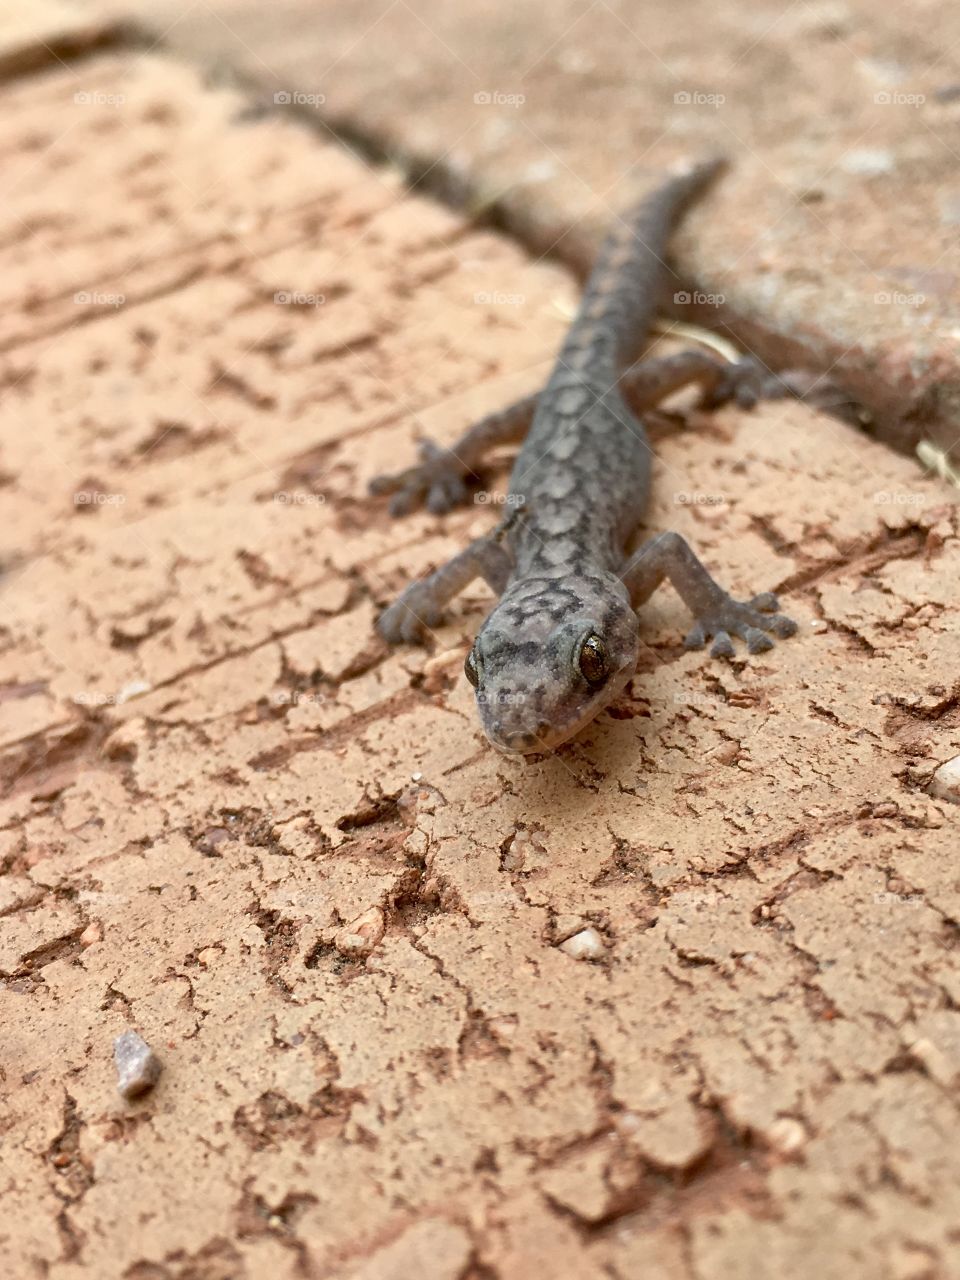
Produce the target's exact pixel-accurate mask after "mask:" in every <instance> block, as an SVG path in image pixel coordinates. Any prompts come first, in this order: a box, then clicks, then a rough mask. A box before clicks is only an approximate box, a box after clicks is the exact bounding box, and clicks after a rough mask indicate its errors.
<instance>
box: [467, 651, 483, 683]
mask: <svg viewBox="0 0 960 1280" xmlns="http://www.w3.org/2000/svg"><path fill="white" fill-rule="evenodd" d="M463 674H464V675H465V676H466V677H467V679H468V680H469V681H470V683H471V684H472V685H473V687H474V688H475V689H478V688H479V687H480V671H479V669H478V667H477V660H476V658H475V657H474V656H473V650H472V649H471V650H470V652H469V653H468V654H467V656H466V658H464V660H463Z"/></svg>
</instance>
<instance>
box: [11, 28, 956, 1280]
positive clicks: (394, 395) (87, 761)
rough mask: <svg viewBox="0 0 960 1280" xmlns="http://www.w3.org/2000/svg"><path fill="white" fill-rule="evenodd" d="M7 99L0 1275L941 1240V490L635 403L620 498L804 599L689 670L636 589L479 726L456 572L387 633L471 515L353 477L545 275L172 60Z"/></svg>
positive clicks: (752, 1254)
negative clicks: (138, 1052)
mask: <svg viewBox="0 0 960 1280" xmlns="http://www.w3.org/2000/svg"><path fill="white" fill-rule="evenodd" d="M81 81H82V83H81ZM78 85H79V86H80V87H81V88H82V90H83V92H85V93H87V94H88V95H90V98H89V101H88V102H87V103H85V104H84V106H83V109H80V108H79V107H78V106H77V104H76V103H75V97H74V95H75V94H76V93H77V92H78ZM0 93H2V98H3V111H2V113H0V121H2V124H0V151H2V154H3V156H4V159H5V167H6V168H7V169H8V170H9V171H10V172H11V173H12V174H13V175H14V178H15V180H14V181H13V184H12V188H11V192H10V194H9V197H8V200H7V202H6V203H5V205H4V207H3V208H2V209H0V259H2V262H3V266H4V270H3V273H2V276H0V279H2V284H0V288H2V289H3V290H4V293H5V296H4V299H3V306H2V307H0V317H2V318H0V351H2V354H0V379H2V386H3V398H2V404H0V412H2V414H3V418H4V430H3V432H2V453H0V472H2V479H3V495H4V502H5V510H6V512H7V513H8V515H7V518H6V519H5V520H4V522H3V525H2V528H0V561H2V566H3V571H4V581H3V586H4V609H3V614H2V619H0V623H2V626H0V642H2V643H0V753H2V760H3V766H2V777H3V782H4V789H3V799H2V802H0V869H2V874H0V1020H2V1025H3V1028H4V1033H3V1049H2V1056H0V1197H2V1200H0V1203H2V1206H3V1217H2V1222H0V1253H2V1255H3V1257H4V1259H5V1264H4V1270H5V1274H7V1275H10V1276H14V1277H17V1278H18V1280H19V1278H21V1277H22V1278H23V1280H31V1278H34V1277H36V1278H37V1280H40V1278H43V1280H87V1278H91V1280H92V1278H94V1277H95V1278H96V1280H113V1278H114V1277H116V1278H117V1280H232V1278H233V1277H237V1278H240V1280H256V1278H258V1277H262V1276H271V1277H275V1278H276V1280H287V1278H289V1280H301V1278H305V1280H322V1278H327V1277H336V1278H340V1277H343V1280H400V1278H401V1277H402V1278H403V1280H406V1278H407V1277H411V1276H416V1277H420V1278H421V1280H521V1278H526V1277H529V1276H548V1275H549V1276H560V1277H576V1278H577V1280H635V1278H636V1277H640V1276H643V1277H644V1280H717V1278H718V1277H719V1278H721V1280H726V1278H738V1277H748V1276H756V1275H761V1274H775V1275H777V1276H780V1277H798V1278H799V1277H808V1276H810V1275H816V1276H818V1277H819V1278H820V1280H833V1278H834V1277H836V1278H838V1280H840V1278H842V1280H849V1277H851V1276H870V1277H874V1278H876V1280H940V1278H941V1277H950V1276H955V1275H957V1274H960V1240H958V1235H957V1223H958V1222H960V1152H958V1147H957V1143H956V1125H957V1085H958V1082H960V1014H958V1012H957V1009H958V1002H960V967H958V963H957V943H958V923H957V922H958V919H960V874H958V871H957V859H956V854H957V836H956V830H957V828H956V817H957V812H958V811H957V808H956V805H955V804H952V803H951V802H950V800H949V798H936V799H935V798H932V797H931V795H930V793H929V792H928V791H927V786H928V784H929V781H930V778H931V777H932V775H933V773H934V772H935V770H936V769H937V768H938V766H940V765H942V764H943V763H944V762H945V761H948V760H950V759H953V758H954V757H956V756H958V755H960V685H958V683H957V672H958V670H960V638H958V627H957V614H956V583H957V581H958V578H960V537H958V532H960V530H958V516H957V509H956V506H955V495H954V494H953V493H952V491H951V490H949V489H948V488H946V487H945V486H944V485H943V484H941V483H940V482H939V481H937V480H934V479H931V478H925V477H924V476H923V475H922V474H921V473H920V472H919V470H918V468H917V466H916V465H915V464H914V463H913V462H912V461H911V460H909V459H907V458H902V457H897V456H894V455H892V454H891V453H889V452H887V451H886V450H884V449H883V448H882V447H880V446H879V445H876V444H874V443H871V442H870V441H868V440H866V439H864V438H863V437H861V436H859V435H858V434H857V433H856V432H855V431H853V430H852V429H848V428H846V427H844V426H842V425H840V424H838V423H837V422H835V421H832V420H830V419H827V418H825V417H822V416H819V415H817V414H814V413H813V412H811V411H809V410H807V409H806V408H805V407H804V406H802V405H799V404H792V403H776V404H772V405H765V406H763V407H762V408H761V409H759V410H758V411H756V412H754V413H753V414H744V413H742V412H741V411H739V410H735V409H724V410H723V411H721V412H719V413H717V414H716V415H714V416H712V417H707V416H704V415H700V414H696V413H694V414H691V415H690V416H689V417H688V418H687V420H686V421H685V422H681V421H680V420H679V419H678V418H676V417H673V418H668V417H664V418H661V419H660V420H659V422H658V423H657V424H654V425H655V432H656V440H657V447H658V450H659V458H658V463H657V472H656V477H655V493H656V498H655V505H654V510H653V512H652V515H651V519H650V526H651V528H656V529H660V528H676V529H679V530H680V531H681V532H682V533H684V534H685V536H687V537H688V538H689V539H690V541H691V542H692V543H693V544H694V545H695V546H696V547H697V548H698V550H700V551H701V553H702V554H703V555H704V556H705V558H706V560H707V562H708V564H710V565H711V567H712V568H713V569H715V571H716V572H717V574H718V576H720V577H721V578H722V580H723V581H724V582H725V583H727V584H729V585H730V586H731V588H733V589H734V590H735V591H737V590H743V589H745V588H747V587H750V588H754V584H757V583H758V584H760V585H759V586H757V587H756V588H754V589H757V590H759V589H773V590H778V591H780V592H781V593H782V594H783V598H784V604H785V607H787V609H788V611H789V612H790V613H791V614H792V615H794V616H795V617H796V618H797V619H798V620H799V621H800V623H801V628H800V633H799V635H798V637H797V638H796V639H795V640H793V641H791V642H790V643H789V644H784V645H782V646H780V647H779V648H777V649H776V650H775V651H774V652H773V653H770V654H767V655H763V656H762V657H760V658H755V659H753V660H751V661H749V662H740V661H738V662H735V663H733V664H732V665H723V664H720V663H714V662H710V661H709V660H708V659H706V658H705V657H704V656H703V655H702V654H689V653H685V652H684V651H683V650H682V648H681V646H680V637H681V635H682V634H683V631H684V630H685V629H686V626H687V619H686V618H685V616H684V615H683V611H682V608H681V606H680V603H679V601H678V600H677V599H676V597H675V596H673V595H672V594H671V593H670V592H669V591H662V592H660V593H658V595H657V596H656V597H655V599H654V601H652V602H651V605H650V607H649V608H648V609H647V611H646V612H645V614H644V619H643V640H644V647H643V657H642V660H641V664H640V668H639V670H638V673H637V676H636V677H635V679H634V680H633V682H632V684H631V685H630V687H629V689H628V691H627V693H626V695H625V696H623V697H622V698H621V699H620V700H619V701H618V702H617V704H616V705H615V706H614V708H613V709H612V710H611V712H609V713H607V714H604V715H603V716H602V717H601V718H600V719H598V720H597V721H596V722H595V723H594V724H593V725H592V726H591V727H590V728H589V730H588V731H587V732H586V733H585V734H583V735H582V737H581V738H580V739H578V740H577V741H576V742H575V743H574V744H572V745H570V746H567V747H565V748H563V749H562V750H561V751H560V753H559V754H558V755H557V756H556V757H554V758H552V759H547V760H544V761H541V762H539V763H532V764H524V763H520V762H514V761H508V760H505V759H503V758H501V757H499V756H498V755H497V754H496V753H495V752H494V751H492V750H491V749H489V748H488V747H486V746H485V745H484V743H483V740H482V737H481V734H480V731H479V727H478V725H477V723H476V721H475V718H474V714H473V708H472V699H471V691H470V689H469V687H468V686H467V685H466V682H465V681H464V680H463V679H462V678H461V677H460V667H461V664H462V660H463V656H464V653H465V651H466V647H467V643H468V641H469V638H470V637H471V636H472V635H473V633H474V628H475V627H476V625H477V623H478V621H479V619H480V618H481V617H482V615H483V611H484V608H485V599H484V595H483V591H482V590H481V589H480V588H477V589H476V590H475V591H474V592H473V593H468V595H467V596H466V597H465V598H464V599H463V600H462V601H461V602H459V604H458V605H457V606H456V607H455V609H454V611H453V613H452V615H451V618H450V621H449V623H448V624H447V625H445V626H444V627H443V628H441V629H440V630H439V631H438V633H437V636H436V643H435V645H434V647H433V650H432V651H427V652H419V651H418V652H414V651H412V650H409V649H401V650H398V651H395V652H390V653H388V652H387V651H386V649H385V647H384V646H382V645H381V643H380V642H379V641H378V640H377V639H376V638H375V635H374V633H373V630H372V621H373V619H374V617H375V616H376V611H377V609H378V607H380V606H382V605H383V604H384V603H385V602H386V601H387V600H389V599H390V598H391V597H392V596H393V594H394V593H395V592H396V590H397V589H398V587H400V586H401V585H402V584H403V583H404V582H405V581H406V580H407V579H408V578H409V577H410V575H411V574H413V573H417V572H421V571H423V570H425V569H426V568H427V567H428V566H430V565H432V564H436V563H437V562H439V561H440V560H441V559H443V558H445V557H446V556H448V555H449V554H450V553H451V552H452V551H453V550H455V549H456V548H458V547H459V546H461V545H463V544H464V543H465V541H466V539H467V537H468V536H469V535H470V534H471V533H475V532H476V533H479V532H481V531H482V530H484V529H486V528H487V527H489V526H490V525H491V524H492V523H493V522H494V520H495V519H496V515H495V513H494V512H493V511H491V510H490V504H479V503H478V504H477V505H476V506H475V507H472V508H470V509H469V510H467V511H460V512H456V513H454V514H452V515H450V516H448V517H445V518H443V519H437V518H433V517H430V516H426V515H417V516H414V517H412V518H410V519H408V520H405V521H403V522H401V523H390V522H388V521H387V519H386V517H385V514H384V512H383V510H382V508H381V507H380V506H379V505H378V504H377V503H376V502H374V501H373V500H372V499H369V498H367V497H366V482H367V480H368V479H369V477H370V476H371V475H373V474H374V473H375V472H377V471H379V470H383V469H384V466H385V464H389V466H390V467H393V466H395V465H405V464H406V463H407V462H408V461H409V460H410V459H411V458H412V456H413V447H414V441H415V438H416V436H417V434H418V433H420V432H421V431H426V432H430V433H432V434H435V435H436V436H437V437H438V438H439V439H441V440H443V441H448V440H452V439H453V438H454V437H455V436H456V434H457V433H458V432H459V431H460V430H461V429H462V428H463V426H465V425H466V424H467V423H468V422H469V421H470V420H471V419H473V418H475V417H476V416H478V415H479V414H481V413H482V412H485V411H486V410H488V409H492V408H494V407H496V406H498V405H500V404H503V403H506V402H508V401H509V400H511V399H514V398H516V397H518V396H520V395H522V394H525V393H526V392H528V391H530V390H532V389H533V388H535V387H536V386H537V385H538V383H539V382H540V381H541V380H542V377H543V375H544V373H545V371H546V369H547V368H548V366H549V363H550V358H551V355H552V353H553V352H554V351H555V349H556V347H557V345H558V343H559V342H560V340H561V337H562V335H563V332H564V329H565V325H566V317H567V315H568V314H569V311H570V307H571V306H572V304H573V302H574V300H575V297H576V290H575V286H574V284H573V282H572V281H571V280H570V279H569V278H568V277H567V276H566V275H565V274H564V273H562V272H561V271H560V270H558V269H557V268H555V267H551V266H548V265H545V264H542V263H541V264H532V263H530V262H529V261H528V260H527V259H526V258H525V257H524V255H523V254H522V253H521V251H520V250H519V249H518V248H517V247H516V246H514V245H511V244H510V243H509V242H507V241H505V240H503V239H501V238H498V237H497V236H495V235H494V234H492V233H490V232H485V231H478V230H476V229H474V228H472V227H471V226H470V224H469V222H468V221H466V220H465V219H463V218H461V217H460V216H458V215H456V214H454V213H451V212H449V211H447V210H445V209H443V208H440V207H439V206H437V205H434V204H431V203H429V202H427V201H425V200H421V199H418V198H415V197H413V196H408V195H405V194H404V193H403V192H402V191H401V190H400V188H399V186H398V185H397V183H396V182H395V181H394V180H393V179H392V177H391V175H390V174H389V172H387V171H377V172H373V171H370V170H368V169H365V168H364V167H363V166H362V165H361V164H360V163H359V161H356V160H354V159H353V158H352V157H351V156H349V155H348V154H347V153H345V152H344V151H342V150H340V149H338V148H337V147H336V146H334V145H332V144H325V143H324V142H322V141H321V140H320V139H319V138H318V136H317V135H316V134H312V133H309V132H307V131H305V130H303V129H301V128H300V127H298V126H297V124H296V123H295V122H293V121H291V120H289V119H281V118H276V117H272V116H267V117H263V118H257V119H251V118H250V117H249V115H248V114H246V113H245V112H244V105H245V104H244V100H243V98H242V96H240V95H237V94H234V93H232V92H227V91H223V90H218V89H215V88H211V87H209V86H206V85H205V84H204V83H203V82H202V80H201V78H200V77H199V76H198V75H196V74H195V73H194V72H192V71H190V70H188V69H186V68H185V67H181V66H180V65H178V64H177V63H175V62H173V61H171V60H166V59H163V58H161V57H159V56H156V55H148V56H143V55H142V54H138V55H137V56H136V57H133V56H131V55H124V54H110V53H101V54H97V55H96V56H95V57H94V58H93V59H91V60H90V61H88V62H86V63H85V64H84V67H83V74H82V77H81V78H80V80H78V75H77V73H76V71H74V70H70V69H67V68H63V67H57V68H54V69H52V70H50V71H47V72H44V73H42V74H37V75H33V76H30V77H29V78H26V79H18V80H15V81H13V82H11V83H8V84H7V85H5V86H4V87H3V88H2V90H0ZM118 95H119V96H122V98H123V102H122V104H117V103H116V102H115V101H114V102H113V103H111V102H110V98H111V96H112V97H113V98H116V97H117V96H118ZM68 124H69V126H70V128H69V137H68V138H67V137H64V138H63V139H59V135H60V134H61V133H62V132H63V131H64V129H66V127H67V125H68ZM28 174H29V175H30V176H29V177H28ZM65 209H69V217H68V216H67V215H66V214H65V213H64V212H63V211H64V210H65ZM504 297H511V298H514V299H515V301H513V302H509V303H505V302H504V301H503V298H504ZM516 299H519V301H516ZM502 478H503V475H502V473H501V475H500V480H501V481H502ZM128 1027H132V1028H134V1029H135V1030H137V1031H138V1032H139V1033H140V1034H142V1035H143V1036H144V1038H145V1039H146V1040H147V1042H148V1043H149V1044H150V1045H151V1046H152V1047H153V1048H154V1049H155V1050H156V1051H157V1053H158V1054H159V1055H160V1057H161V1058H162V1060H163V1063H164V1072H163V1075H162V1077H161V1079H160V1081H159V1083H158V1085H157V1086H156V1088H155V1089H154V1090H153V1091H152V1092H151V1093H150V1094H148V1095H147V1096H146V1097H145V1098H143V1099H142V1100H140V1101H137V1102H134V1103H125V1102H124V1101H123V1100H121V1099H120V1098H119V1096H118V1095H117V1092H116V1088H115V1076H114V1071H113V1064H112V1045H113V1039H114V1037H115V1036H116V1035H118V1034H119V1033H121V1032H122V1031H123V1030H125V1029H126V1028H128Z"/></svg>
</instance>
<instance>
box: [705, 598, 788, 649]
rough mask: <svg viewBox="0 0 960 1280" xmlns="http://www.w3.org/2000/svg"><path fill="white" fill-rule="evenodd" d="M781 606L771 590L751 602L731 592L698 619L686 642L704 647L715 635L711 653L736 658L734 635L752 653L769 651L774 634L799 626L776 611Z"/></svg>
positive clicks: (779, 634)
mask: <svg viewBox="0 0 960 1280" xmlns="http://www.w3.org/2000/svg"><path fill="white" fill-rule="evenodd" d="M777 607H778V602H777V597H776V596H775V595H773V594H772V592H769V591H767V592H764V593H762V594H761V595H759V596H754V597H753V599H752V600H750V601H748V602H747V603H744V602H743V601H740V600H734V599H732V597H730V596H728V597H727V599H726V600H725V601H724V602H723V603H721V604H720V605H719V606H718V607H717V608H716V609H715V610H712V611H711V612H710V614H708V615H707V616H705V617H702V618H698V619H697V621H696V624H695V625H694V626H693V627H692V628H691V629H690V631H689V632H688V633H687V635H686V637H685V639H684V642H683V643H684V646H685V647H686V648H687V649H702V648H703V646H704V645H705V644H706V642H707V640H708V639H710V637H711V636H712V637H713V644H712V645H711V646H710V656H711V657H712V658H732V657H733V656H734V654H735V652H736V651H735V649H734V644H733V640H732V638H731V637H732V636H736V637H737V639H738V640H742V641H743V642H744V643H745V644H746V646H747V652H748V653H766V652H767V650H768V649H772V648H773V646H774V640H773V638H772V636H776V637H777V638H778V639H784V638H785V637H786V636H792V635H793V634H794V632H795V631H796V629H797V624H796V623H795V622H794V620H793V619H792V618H788V617H787V616H786V614H782V613H774V612H773V610H775V609H776V608H777ZM771 633H772V635H771Z"/></svg>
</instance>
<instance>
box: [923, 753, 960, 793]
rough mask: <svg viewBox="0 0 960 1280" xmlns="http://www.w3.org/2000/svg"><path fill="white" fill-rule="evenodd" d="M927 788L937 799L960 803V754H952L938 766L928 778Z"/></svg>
mask: <svg viewBox="0 0 960 1280" xmlns="http://www.w3.org/2000/svg"><path fill="white" fill-rule="evenodd" d="M929 790H930V794H931V795H932V796H936V797H937V799H938V800H949V801H950V802H951V804H960V756H954V757H953V759H952V760H947V761H946V762H945V763H944V764H942V765H941V766H940V768H939V769H938V770H937V772H936V773H935V774H934V775H933V777H932V778H931V779H930V788H929Z"/></svg>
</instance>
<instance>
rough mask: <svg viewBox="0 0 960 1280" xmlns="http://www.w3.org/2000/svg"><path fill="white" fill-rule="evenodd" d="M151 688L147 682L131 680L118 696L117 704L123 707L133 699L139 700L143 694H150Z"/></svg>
mask: <svg viewBox="0 0 960 1280" xmlns="http://www.w3.org/2000/svg"><path fill="white" fill-rule="evenodd" d="M151 688H152V686H151V685H150V684H149V682H148V681H146V680H131V681H130V683H129V684H125V685H124V686H123V688H122V689H121V690H120V692H119V693H118V694H117V703H118V705H122V704H123V703H124V702H129V701H130V699H131V698H137V697H139V696H140V694H141V693H149V692H150V690H151Z"/></svg>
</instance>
